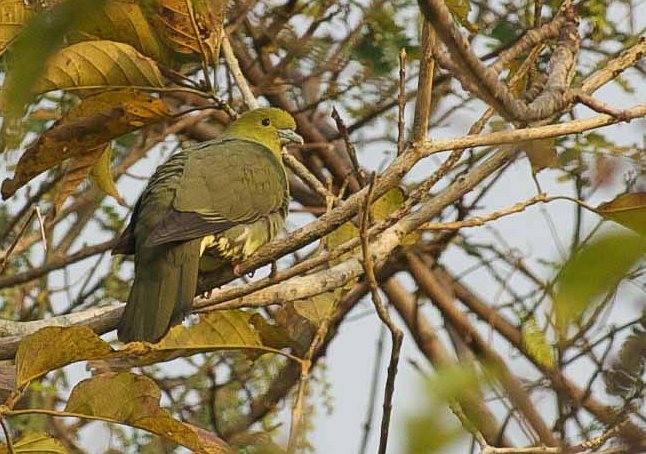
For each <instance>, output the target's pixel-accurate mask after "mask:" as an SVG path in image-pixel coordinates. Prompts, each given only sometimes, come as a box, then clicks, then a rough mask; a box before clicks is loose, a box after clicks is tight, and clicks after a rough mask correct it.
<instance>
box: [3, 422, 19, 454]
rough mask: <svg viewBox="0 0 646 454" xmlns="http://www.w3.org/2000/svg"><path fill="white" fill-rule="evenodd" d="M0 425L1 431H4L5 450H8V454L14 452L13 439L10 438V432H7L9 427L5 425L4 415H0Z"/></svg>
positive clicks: (13, 453)
mask: <svg viewBox="0 0 646 454" xmlns="http://www.w3.org/2000/svg"><path fill="white" fill-rule="evenodd" d="M0 426H2V431H3V432H4V439H5V442H6V443H7V451H9V454H15V452H16V451H15V450H14V449H13V441H12V440H11V434H10V433H9V428H8V427H7V422H6V421H5V420H4V416H0Z"/></svg>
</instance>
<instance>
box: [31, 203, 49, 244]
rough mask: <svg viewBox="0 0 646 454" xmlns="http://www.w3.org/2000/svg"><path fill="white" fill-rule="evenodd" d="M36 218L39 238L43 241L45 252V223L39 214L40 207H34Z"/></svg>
mask: <svg viewBox="0 0 646 454" xmlns="http://www.w3.org/2000/svg"><path fill="white" fill-rule="evenodd" d="M34 211H35V212H36V216H37V217H38V223H39V224H40V237H41V239H42V240H43V249H44V250H45V252H47V236H46V235H45V221H44V219H43V216H42V214H41V213H40V207H39V206H38V205H36V207H35V208H34Z"/></svg>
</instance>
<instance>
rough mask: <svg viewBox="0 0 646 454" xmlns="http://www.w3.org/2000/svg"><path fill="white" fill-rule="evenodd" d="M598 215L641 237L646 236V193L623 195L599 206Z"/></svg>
mask: <svg viewBox="0 0 646 454" xmlns="http://www.w3.org/2000/svg"><path fill="white" fill-rule="evenodd" d="M597 213H599V214H600V215H601V216H603V217H604V218H606V219H610V220H611V221H614V222H616V223H618V224H621V225H623V226H624V227H627V228H629V229H632V230H634V231H635V232H637V233H639V234H640V235H646V192H633V193H630V194H622V195H620V196H618V197H616V198H615V199H613V200H611V201H610V202H606V203H602V204H601V205H599V206H598V207H597Z"/></svg>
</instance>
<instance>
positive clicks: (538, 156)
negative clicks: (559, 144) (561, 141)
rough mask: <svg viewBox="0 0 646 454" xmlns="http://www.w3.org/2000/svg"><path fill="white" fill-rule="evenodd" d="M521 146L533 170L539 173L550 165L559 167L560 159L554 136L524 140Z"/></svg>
mask: <svg viewBox="0 0 646 454" xmlns="http://www.w3.org/2000/svg"><path fill="white" fill-rule="evenodd" d="M521 147H522V148H523V149H524V150H525V154H526V155H527V158H528V159H529V163H530V164H531V166H532V172H534V173H538V172H540V171H541V170H543V169H545V168H548V167H557V166H558V159H557V154H556V145H555V141H554V139H553V138H551V139H539V140H531V141H528V142H523V143H522V144H521Z"/></svg>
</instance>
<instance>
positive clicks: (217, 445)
mask: <svg viewBox="0 0 646 454" xmlns="http://www.w3.org/2000/svg"><path fill="white" fill-rule="evenodd" d="M160 398H161V392H160V390H159V388H158V387H157V385H156V384H155V382H154V381H153V380H151V379H150V378H148V377H144V376H142V375H136V374H132V373H129V372H123V373H118V374H115V373H106V374H101V375H98V376H95V377H92V378H89V379H87V380H83V381H81V382H80V383H79V384H78V385H76V386H75V387H74V389H73V390H72V393H71V394H70V398H69V400H68V401H67V406H66V407H65V411H66V412H69V413H76V414H81V415H88V416H95V417H99V418H105V419H110V420H116V421H120V422H122V423H124V424H128V425H130V426H132V427H137V428H140V429H144V430H147V431H149V432H151V433H154V434H156V435H159V436H160V437H163V438H165V439H167V440H170V441H173V442H175V443H177V444H180V445H182V446H185V447H187V448H189V449H191V450H193V451H195V452H198V453H213V454H217V453H232V450H231V448H229V446H228V445H227V444H226V443H225V442H224V441H223V440H221V439H219V438H217V437H215V436H214V435H212V434H208V433H207V432H206V431H204V430H202V429H199V428H198V427H195V426H193V425H190V424H187V423H182V422H180V421H177V420H175V419H173V418H172V417H171V415H170V414H169V413H168V412H167V411H166V410H164V409H163V408H161V407H160V406H159V401H160Z"/></svg>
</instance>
